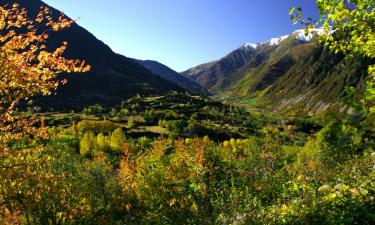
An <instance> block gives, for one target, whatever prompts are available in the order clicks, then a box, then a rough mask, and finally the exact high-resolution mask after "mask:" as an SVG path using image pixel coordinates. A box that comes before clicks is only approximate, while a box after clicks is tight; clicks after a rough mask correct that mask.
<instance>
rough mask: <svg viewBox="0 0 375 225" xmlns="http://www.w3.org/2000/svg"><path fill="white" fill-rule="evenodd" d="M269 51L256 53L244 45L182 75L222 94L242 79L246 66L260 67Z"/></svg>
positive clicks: (250, 47) (263, 50) (264, 50)
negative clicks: (242, 70) (243, 69)
mask: <svg viewBox="0 0 375 225" xmlns="http://www.w3.org/2000/svg"><path fill="white" fill-rule="evenodd" d="M267 50H268V49H262V51H256V49H254V48H253V47H252V46H250V45H244V46H242V47H240V48H239V49H236V50H235V51H233V52H231V53H229V54H228V55H227V56H225V57H223V58H222V59H220V60H218V61H213V62H210V63H206V64H202V65H199V66H197V67H194V68H191V69H189V70H187V71H184V72H182V73H181V74H182V75H184V76H186V77H188V78H189V79H191V80H193V81H195V82H197V83H199V84H200V85H202V86H203V87H205V88H207V89H208V90H210V91H212V92H214V93H220V92H222V91H223V90H225V89H226V88H227V87H229V86H231V85H232V84H234V83H235V82H236V81H237V80H239V79H240V78H241V77H242V74H241V73H240V69H241V68H243V67H244V66H245V65H246V64H248V63H251V64H252V65H253V66H258V65H259V63H261V62H262V60H263V59H264V57H265V56H266V55H267Z"/></svg>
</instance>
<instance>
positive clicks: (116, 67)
mask: <svg viewBox="0 0 375 225" xmlns="http://www.w3.org/2000/svg"><path fill="white" fill-rule="evenodd" d="M15 2H17V3H19V5H20V6H21V7H22V8H25V9H26V10H27V12H28V16H29V17H30V18H32V17H35V15H36V14H37V12H38V11H39V9H40V7H41V6H47V5H46V4H45V3H43V2H42V1H40V0H18V1H16V0H5V1H2V4H3V5H4V4H7V3H15ZM48 7H49V6H48ZM49 8H50V9H51V10H52V13H53V16H54V17H57V16H59V15H60V14H61V12H59V11H58V10H56V9H53V8H52V7H49ZM63 41H66V42H68V49H67V51H66V53H65V57H67V58H70V59H83V60H86V62H87V63H88V64H90V65H91V67H92V70H91V71H90V72H88V73H85V74H72V75H69V76H67V75H62V77H63V78H67V80H68V83H67V85H64V86H61V87H59V89H58V91H57V94H56V96H51V97H47V98H45V97H43V98H38V99H37V100H36V104H39V105H41V106H48V108H54V109H56V108H59V109H71V108H82V107H85V106H88V105H92V104H97V103H98V104H102V105H106V106H112V105H114V104H117V103H119V102H121V101H122V100H123V99H124V98H128V97H131V96H134V95H136V94H140V95H152V94H162V93H166V92H169V91H171V90H178V91H182V90H184V89H182V88H181V87H179V86H178V85H175V84H173V83H172V82H170V81H167V80H165V79H163V78H161V77H160V76H157V75H155V74H153V73H152V72H151V71H149V70H148V69H146V68H144V67H143V66H141V65H140V64H139V63H138V62H136V61H135V60H133V59H130V58H127V57H125V56H123V55H120V54H116V53H115V52H113V51H112V50H111V49H110V48H109V47H108V46H107V45H106V44H104V43H103V42H102V41H100V40H98V39H97V38H96V37H95V36H94V35H92V34H91V33H90V32H88V31H87V30H85V29H84V28H82V27H80V26H79V25H78V24H73V25H72V26H71V27H70V28H68V29H65V30H62V31H60V32H57V33H51V34H50V41H49V43H48V44H47V46H48V47H51V48H53V47H57V46H59V45H60V44H61V43H62V42H63Z"/></svg>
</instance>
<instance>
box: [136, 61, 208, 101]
mask: <svg viewBox="0 0 375 225" xmlns="http://www.w3.org/2000/svg"><path fill="white" fill-rule="evenodd" d="M137 62H138V63H139V64H141V65H142V66H144V67H146V68H147V69H149V70H150V71H152V72H153V73H154V74H156V75H159V76H160V77H162V78H164V79H166V80H169V81H171V82H173V83H175V84H177V85H178V86H180V87H182V88H184V89H187V90H189V91H190V92H192V93H194V94H199V95H208V94H209V92H208V91H207V90H206V89H205V88H203V87H202V86H201V85H199V84H198V83H196V82H193V81H191V80H190V79H188V78H186V77H184V76H182V75H181V74H179V73H178V72H176V71H174V70H172V69H171V68H169V67H167V66H166V65H163V64H161V63H159V62H157V61H153V60H137Z"/></svg>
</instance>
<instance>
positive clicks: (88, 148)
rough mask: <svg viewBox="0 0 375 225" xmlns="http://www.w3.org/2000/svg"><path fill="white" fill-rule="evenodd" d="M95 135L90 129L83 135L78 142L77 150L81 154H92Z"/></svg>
mask: <svg viewBox="0 0 375 225" xmlns="http://www.w3.org/2000/svg"><path fill="white" fill-rule="evenodd" d="M96 146H97V142H96V136H95V134H94V133H93V132H92V131H88V132H86V133H85V134H84V135H83V138H82V139H81V142H80V144H79V152H80V153H81V155H83V156H93V154H94V153H95V151H96Z"/></svg>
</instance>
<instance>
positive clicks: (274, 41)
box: [262, 35, 289, 46]
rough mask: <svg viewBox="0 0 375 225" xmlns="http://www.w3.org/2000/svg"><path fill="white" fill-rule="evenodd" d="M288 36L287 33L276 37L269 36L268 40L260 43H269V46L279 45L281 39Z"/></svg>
mask: <svg viewBox="0 0 375 225" xmlns="http://www.w3.org/2000/svg"><path fill="white" fill-rule="evenodd" d="M288 37H289V35H284V36H281V37H277V38H271V39H270V40H268V41H266V42H263V43H262V44H269V45H271V46H275V45H279V44H280V43H281V42H282V41H284V40H285V39H287V38H288Z"/></svg>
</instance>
